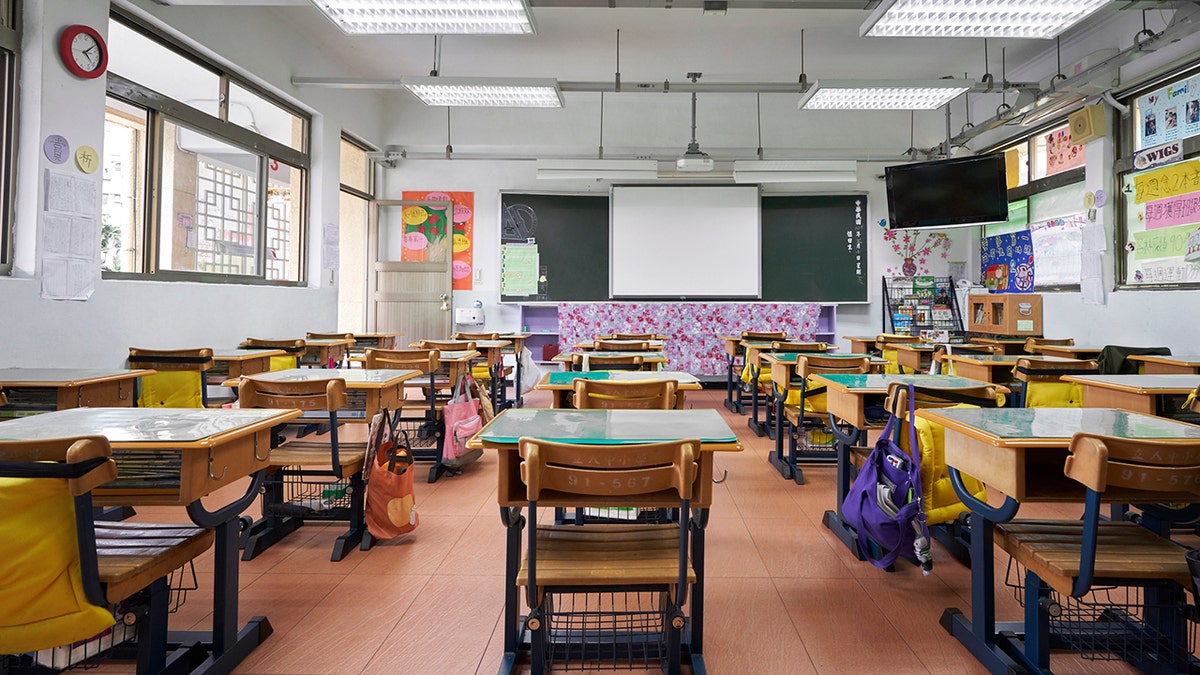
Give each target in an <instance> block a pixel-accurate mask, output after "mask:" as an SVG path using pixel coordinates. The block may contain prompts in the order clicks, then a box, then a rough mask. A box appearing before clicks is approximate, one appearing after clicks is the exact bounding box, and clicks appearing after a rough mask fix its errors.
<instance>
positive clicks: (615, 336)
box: [604, 333, 658, 341]
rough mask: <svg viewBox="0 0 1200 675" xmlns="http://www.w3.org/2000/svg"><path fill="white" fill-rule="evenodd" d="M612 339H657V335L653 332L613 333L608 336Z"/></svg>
mask: <svg viewBox="0 0 1200 675" xmlns="http://www.w3.org/2000/svg"><path fill="white" fill-rule="evenodd" d="M604 339H613V340H647V341H649V340H657V339H658V336H657V335H655V334H654V333H613V334H612V335H611V336H610V338H604Z"/></svg>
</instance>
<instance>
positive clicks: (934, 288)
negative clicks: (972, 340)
mask: <svg viewBox="0 0 1200 675" xmlns="http://www.w3.org/2000/svg"><path fill="white" fill-rule="evenodd" d="M883 289H884V292H883V300H884V312H883V332H885V333H894V334H897V335H919V336H921V337H924V338H926V339H927V340H931V341H934V342H961V341H962V340H963V339H964V333H963V321H962V314H961V313H960V312H959V309H958V300H957V298H956V296H955V293H954V280H953V279H952V278H951V277H931V276H917V277H884V278H883Z"/></svg>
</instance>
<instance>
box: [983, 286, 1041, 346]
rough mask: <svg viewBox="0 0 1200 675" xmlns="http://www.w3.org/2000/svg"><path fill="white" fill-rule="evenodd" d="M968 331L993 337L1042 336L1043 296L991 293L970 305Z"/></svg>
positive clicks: (1035, 294)
mask: <svg viewBox="0 0 1200 675" xmlns="http://www.w3.org/2000/svg"><path fill="white" fill-rule="evenodd" d="M967 306H968V311H967V321H968V324H967V329H968V330H970V331H972V332H975V333H989V334H993V335H1019V336H1030V335H1041V334H1042V296H1041V295H1039V294H1037V293H988V294H986V295H972V296H970V298H969V299H968V301H967Z"/></svg>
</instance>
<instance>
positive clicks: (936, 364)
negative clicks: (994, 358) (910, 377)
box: [930, 344, 1004, 375]
mask: <svg viewBox="0 0 1200 675" xmlns="http://www.w3.org/2000/svg"><path fill="white" fill-rule="evenodd" d="M1003 353H1004V349H1003V348H1002V347H1000V346H998V345H976V344H965V345H938V346H936V347H934V348H933V357H932V358H931V359H930V372H931V373H934V374H941V375H953V374H954V362H953V361H951V360H949V359H948V358H946V357H947V355H948V354H977V355H985V356H987V355H993V354H1003Z"/></svg>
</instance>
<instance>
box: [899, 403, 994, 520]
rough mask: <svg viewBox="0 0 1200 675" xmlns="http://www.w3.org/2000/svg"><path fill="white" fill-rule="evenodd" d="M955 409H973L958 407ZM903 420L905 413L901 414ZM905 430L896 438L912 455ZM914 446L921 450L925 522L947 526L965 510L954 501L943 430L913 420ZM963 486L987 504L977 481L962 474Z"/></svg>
mask: <svg viewBox="0 0 1200 675" xmlns="http://www.w3.org/2000/svg"><path fill="white" fill-rule="evenodd" d="M953 407H955V408H974V407H977V406H972V405H965V404H959V405H956V406H953ZM904 418H905V420H906V421H907V419H908V414H907V413H905V415H904ZM908 445H909V443H908V430H907V429H905V430H903V431H902V432H901V435H900V447H901V448H903V449H904V450H905V451H906V452H908V453H909V456H911V455H912V448H910V447H908ZM917 445H918V446H919V447H920V449H921V497H922V499H923V500H924V502H925V521H926V522H927V523H928V524H930V525H936V524H938V523H948V522H950V521H952V520H954V519H955V518H957V517H958V514H960V513H963V512H965V511H968V510H969V509H968V508H967V507H966V506H965V505H964V504H963V503H962V502H961V501H959V499H958V495H957V494H955V492H954V485H953V484H952V483H951V482H950V467H949V466H947V465H946V428H945V427H943V426H942V425H940V424H934V423H933V422H930V421H929V420H926V419H923V418H920V417H918V418H917ZM962 479H963V485H964V486H965V487H966V488H967V490H968V491H969V492H970V493H971V494H972V495H974V496H975V497H977V498H979V499H980V500H982V501H985V502H986V501H987V488H985V487H984V485H983V483H981V482H979V481H978V480H976V479H974V478H972V477H970V476H968V475H966V474H963V475H962Z"/></svg>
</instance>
